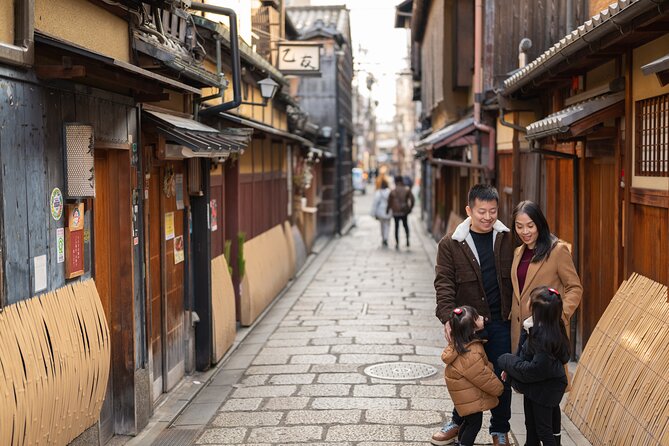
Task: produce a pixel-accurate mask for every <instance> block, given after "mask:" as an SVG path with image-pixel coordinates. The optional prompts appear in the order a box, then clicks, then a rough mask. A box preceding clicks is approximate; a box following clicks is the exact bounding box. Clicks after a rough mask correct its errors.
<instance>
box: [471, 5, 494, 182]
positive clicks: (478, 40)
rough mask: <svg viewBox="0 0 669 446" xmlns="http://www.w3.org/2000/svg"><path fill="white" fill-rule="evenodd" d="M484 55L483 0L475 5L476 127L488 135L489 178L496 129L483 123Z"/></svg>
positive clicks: (491, 174)
mask: <svg viewBox="0 0 669 446" xmlns="http://www.w3.org/2000/svg"><path fill="white" fill-rule="evenodd" d="M482 53H483V0H476V2H475V5H474V127H475V128H476V129H477V130H479V131H481V132H483V133H487V134H488V165H487V168H486V173H487V175H488V177H489V178H491V179H492V178H493V177H494V176H495V129H494V127H490V126H488V125H486V124H483V123H482V122H481V92H482V90H483V88H482V85H481V82H482V75H481V70H482V66H481V55H482Z"/></svg>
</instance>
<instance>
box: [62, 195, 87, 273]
mask: <svg viewBox="0 0 669 446" xmlns="http://www.w3.org/2000/svg"><path fill="white" fill-rule="evenodd" d="M66 209H67V228H65V277H66V278H67V279H71V278H73V277H77V276H81V275H82V274H83V273H84V203H77V204H68V205H66Z"/></svg>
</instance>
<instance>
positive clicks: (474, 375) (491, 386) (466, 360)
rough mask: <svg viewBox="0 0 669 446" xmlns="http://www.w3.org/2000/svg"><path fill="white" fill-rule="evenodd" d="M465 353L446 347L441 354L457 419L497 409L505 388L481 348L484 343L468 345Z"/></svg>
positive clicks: (478, 342) (477, 341) (478, 341)
mask: <svg viewBox="0 0 669 446" xmlns="http://www.w3.org/2000/svg"><path fill="white" fill-rule="evenodd" d="M467 349H468V350H469V351H468V352H465V353H463V354H458V352H457V351H456V350H455V348H453V346H451V345H449V346H447V347H446V348H445V349H444V351H443V353H442V354H441V360H442V361H444V363H445V364H446V371H445V372H444V375H445V378H446V387H447V388H448V393H449V394H450V395H451V399H452V400H453V404H455V408H456V409H457V410H458V414H459V415H460V416H463V417H464V416H467V415H471V414H473V413H476V412H483V411H485V410H489V409H492V408H494V407H496V406H497V403H498V400H497V397H498V396H500V395H501V394H502V392H503V391H504V385H503V384H502V382H501V381H500V380H499V379H498V378H497V376H496V375H495V372H494V371H493V368H492V365H491V364H490V362H489V361H488V357H487V356H486V354H485V350H484V349H483V341H480V340H475V341H472V342H470V343H469V344H467Z"/></svg>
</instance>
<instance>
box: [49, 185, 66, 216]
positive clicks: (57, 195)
mask: <svg viewBox="0 0 669 446" xmlns="http://www.w3.org/2000/svg"><path fill="white" fill-rule="evenodd" d="M50 202H51V216H52V217H53V219H54V220H56V221H58V220H60V217H61V216H62V215H63V193H62V192H61V191H60V189H58V188H57V187H54V188H53V190H52V191H51V200H50Z"/></svg>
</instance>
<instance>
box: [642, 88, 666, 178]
mask: <svg viewBox="0 0 669 446" xmlns="http://www.w3.org/2000/svg"><path fill="white" fill-rule="evenodd" d="M634 160H635V169H634V171H635V173H636V175H639V176H646V177H666V176H669V94H664V95H662V96H655V97H653V98H649V99H644V100H641V101H637V103H636V141H635V158H634Z"/></svg>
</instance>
